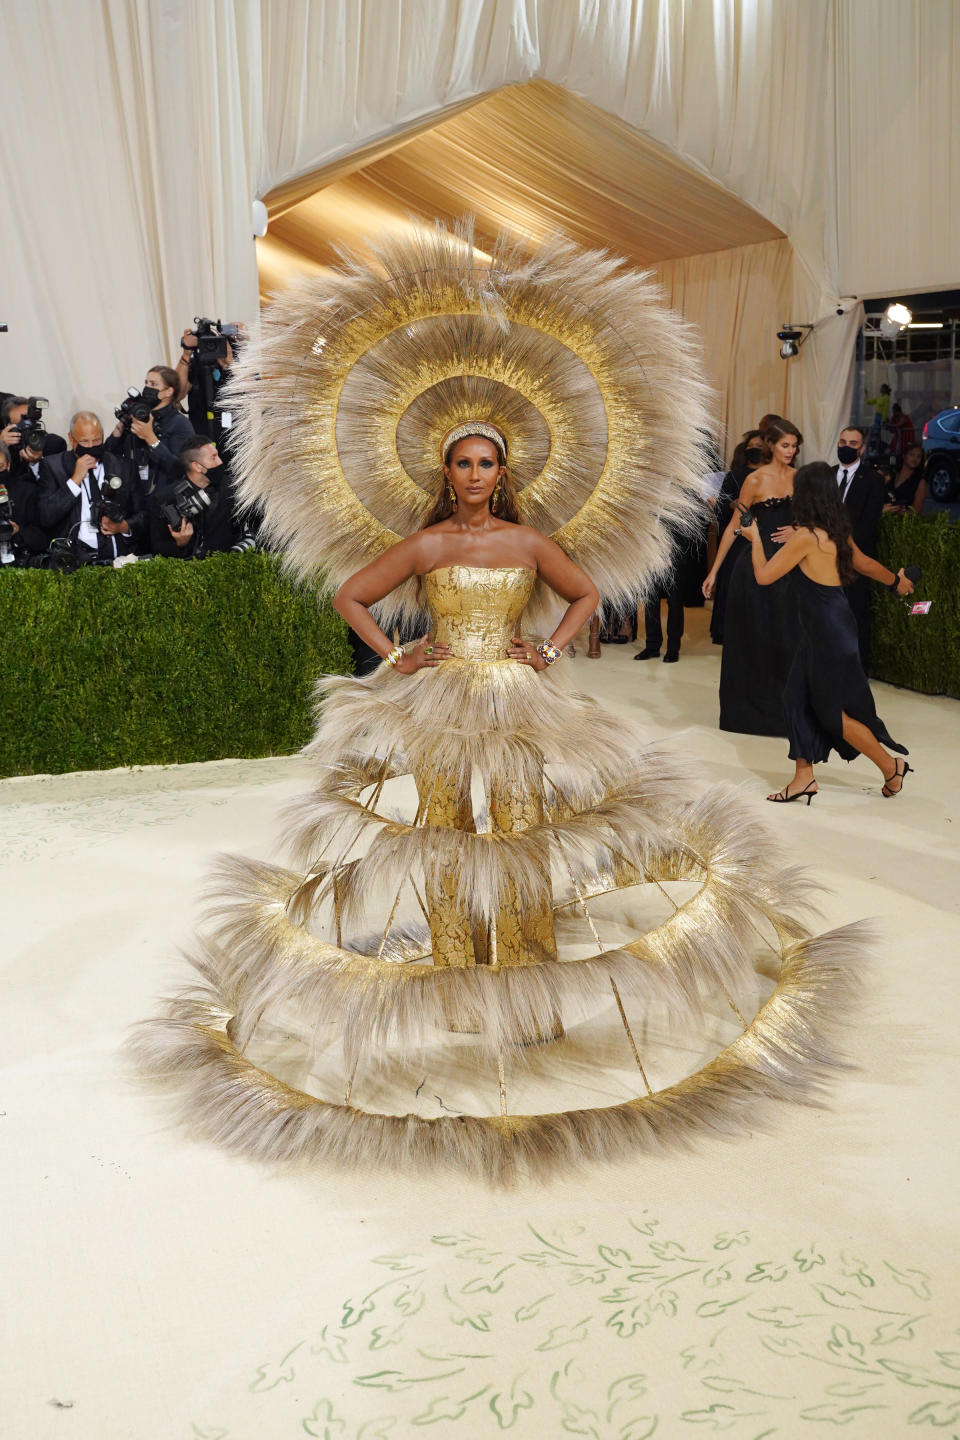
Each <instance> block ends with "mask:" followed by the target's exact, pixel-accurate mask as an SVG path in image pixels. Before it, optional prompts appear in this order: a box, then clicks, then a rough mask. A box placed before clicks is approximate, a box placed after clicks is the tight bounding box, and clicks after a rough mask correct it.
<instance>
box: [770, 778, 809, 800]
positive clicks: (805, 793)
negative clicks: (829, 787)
mask: <svg viewBox="0 0 960 1440" xmlns="http://www.w3.org/2000/svg"><path fill="white" fill-rule="evenodd" d="M816 783H817V782H816V780H809V781H808V782H807V784H806V785H804V787H803V789H802V790H794V792H793V794H792V795H788V794H787V793H786V792H787V791H788V790H789V789H790V784H789V781H788V782H787V784H786V785H784V787H783V789H782V790H778V791H777V793H776V795H768V796H767V799H768V800H771V801H772V802H773V803H774V804H775V805H789V804H790V801H791V800H806V802H807V804H808V805H809V804H810V801H811V800H813V799H814V798H815V797H816V796H817V795H819V793H820V792H819V790H811V789H810V786H811V785H816Z"/></svg>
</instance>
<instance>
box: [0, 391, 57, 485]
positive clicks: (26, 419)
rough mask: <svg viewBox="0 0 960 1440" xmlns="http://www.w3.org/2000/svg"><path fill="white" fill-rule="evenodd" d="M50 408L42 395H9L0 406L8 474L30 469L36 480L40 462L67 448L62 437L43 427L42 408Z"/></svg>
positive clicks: (1, 437) (0, 436)
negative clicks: (22, 466) (7, 453)
mask: <svg viewBox="0 0 960 1440" xmlns="http://www.w3.org/2000/svg"><path fill="white" fill-rule="evenodd" d="M49 404H50V401H49V400H47V399H46V397H45V396H43V395H31V396H30V397H29V398H28V397H27V396H26V395H8V396H7V398H6V399H5V400H4V401H3V404H2V405H0V441H2V443H3V444H4V445H6V447H7V449H8V450H9V451H10V468H11V471H15V470H18V469H19V468H20V467H21V465H22V464H26V465H29V466H31V467H32V470H33V478H34V479H35V480H36V479H37V478H38V468H39V464H40V461H41V460H42V459H43V458H44V457H45V456H47V455H58V454H60V453H61V452H62V451H63V450H64V449H65V446H66V442H65V441H64V439H63V436H62V435H54V434H51V433H50V432H49V431H48V430H47V428H46V426H45V425H44V423H43V407H44V406H45V405H49Z"/></svg>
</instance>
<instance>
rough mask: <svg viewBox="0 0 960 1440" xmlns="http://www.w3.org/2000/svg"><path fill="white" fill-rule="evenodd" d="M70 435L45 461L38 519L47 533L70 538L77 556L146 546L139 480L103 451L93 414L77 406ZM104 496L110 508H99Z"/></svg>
mask: <svg viewBox="0 0 960 1440" xmlns="http://www.w3.org/2000/svg"><path fill="white" fill-rule="evenodd" d="M68 438H69V441H70V448H69V449H68V450H65V451H64V452H63V454H62V455H55V456H53V458H52V459H49V460H45V461H44V462H43V467H42V469H41V494H40V496H39V498H38V502H37V515H38V519H39V521H40V523H41V524H42V525H43V526H45V528H46V529H47V530H48V531H49V533H50V535H51V536H53V537H64V538H67V539H70V540H72V541H73V547H74V553H75V554H76V556H77V558H78V559H80V560H98V561H100V562H101V563H109V562H112V561H113V560H115V559H116V558H117V557H118V556H119V555H129V554H131V553H133V552H134V551H137V550H141V549H145V548H146V541H147V515H146V510H145V507H144V504H143V500H142V496H141V492H140V486H139V484H138V483H137V480H136V478H135V474H134V473H133V472H132V468H131V466H130V465H129V463H127V462H125V461H123V460H121V459H120V458H119V457H118V456H116V455H111V454H108V453H105V451H104V444H103V427H102V426H101V424H100V421H99V419H98V418H97V416H96V415H94V414H93V413H92V411H89V410H81V411H78V413H77V414H76V415H74V417H73V419H72V420H71V422H70V434H69V437H68ZM104 502H106V503H107V506H108V509H109V511H110V512H111V513H110V514H103V513H102V511H103V504H104ZM114 517H115V518H114Z"/></svg>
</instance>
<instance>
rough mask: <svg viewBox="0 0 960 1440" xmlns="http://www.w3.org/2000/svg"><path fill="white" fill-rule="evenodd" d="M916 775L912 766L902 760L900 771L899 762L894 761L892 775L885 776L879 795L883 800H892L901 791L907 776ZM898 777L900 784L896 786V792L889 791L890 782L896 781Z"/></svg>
mask: <svg viewBox="0 0 960 1440" xmlns="http://www.w3.org/2000/svg"><path fill="white" fill-rule="evenodd" d="M916 773H917V772H916V771H915V770H914V768H913V766H912V765H910V764H908V763H907V761H906V760H904V762H903V769H902V770H901V769H900V761H899V760H894V762H893V774H892V775H888V776H887V778H886V780H884V782H883V785H882V786H881V788H880V794H881V795H882V796H883V798H884V800H892V799H893V797H894V795H899V794H900V791H901V790H902V789H903V782H904V780H906V778H907V776H908V775H915V774H916ZM898 777H899V780H900V784H899V785H898V786H897V788H896V790H891V789H890V781H891V780H896V779H897V778H898Z"/></svg>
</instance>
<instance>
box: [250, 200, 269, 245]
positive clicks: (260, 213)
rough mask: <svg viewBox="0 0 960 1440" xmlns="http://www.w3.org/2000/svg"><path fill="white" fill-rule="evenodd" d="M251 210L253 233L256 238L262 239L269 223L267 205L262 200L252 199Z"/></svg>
mask: <svg viewBox="0 0 960 1440" xmlns="http://www.w3.org/2000/svg"><path fill="white" fill-rule="evenodd" d="M251 210H252V219H253V233H254V235H255V236H256V237H257V239H258V240H262V239H263V237H264V235H266V233H267V226H268V224H269V216H268V215H267V207H266V205H264V203H263V201H262V200H254V202H253V205H252V206H251Z"/></svg>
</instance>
